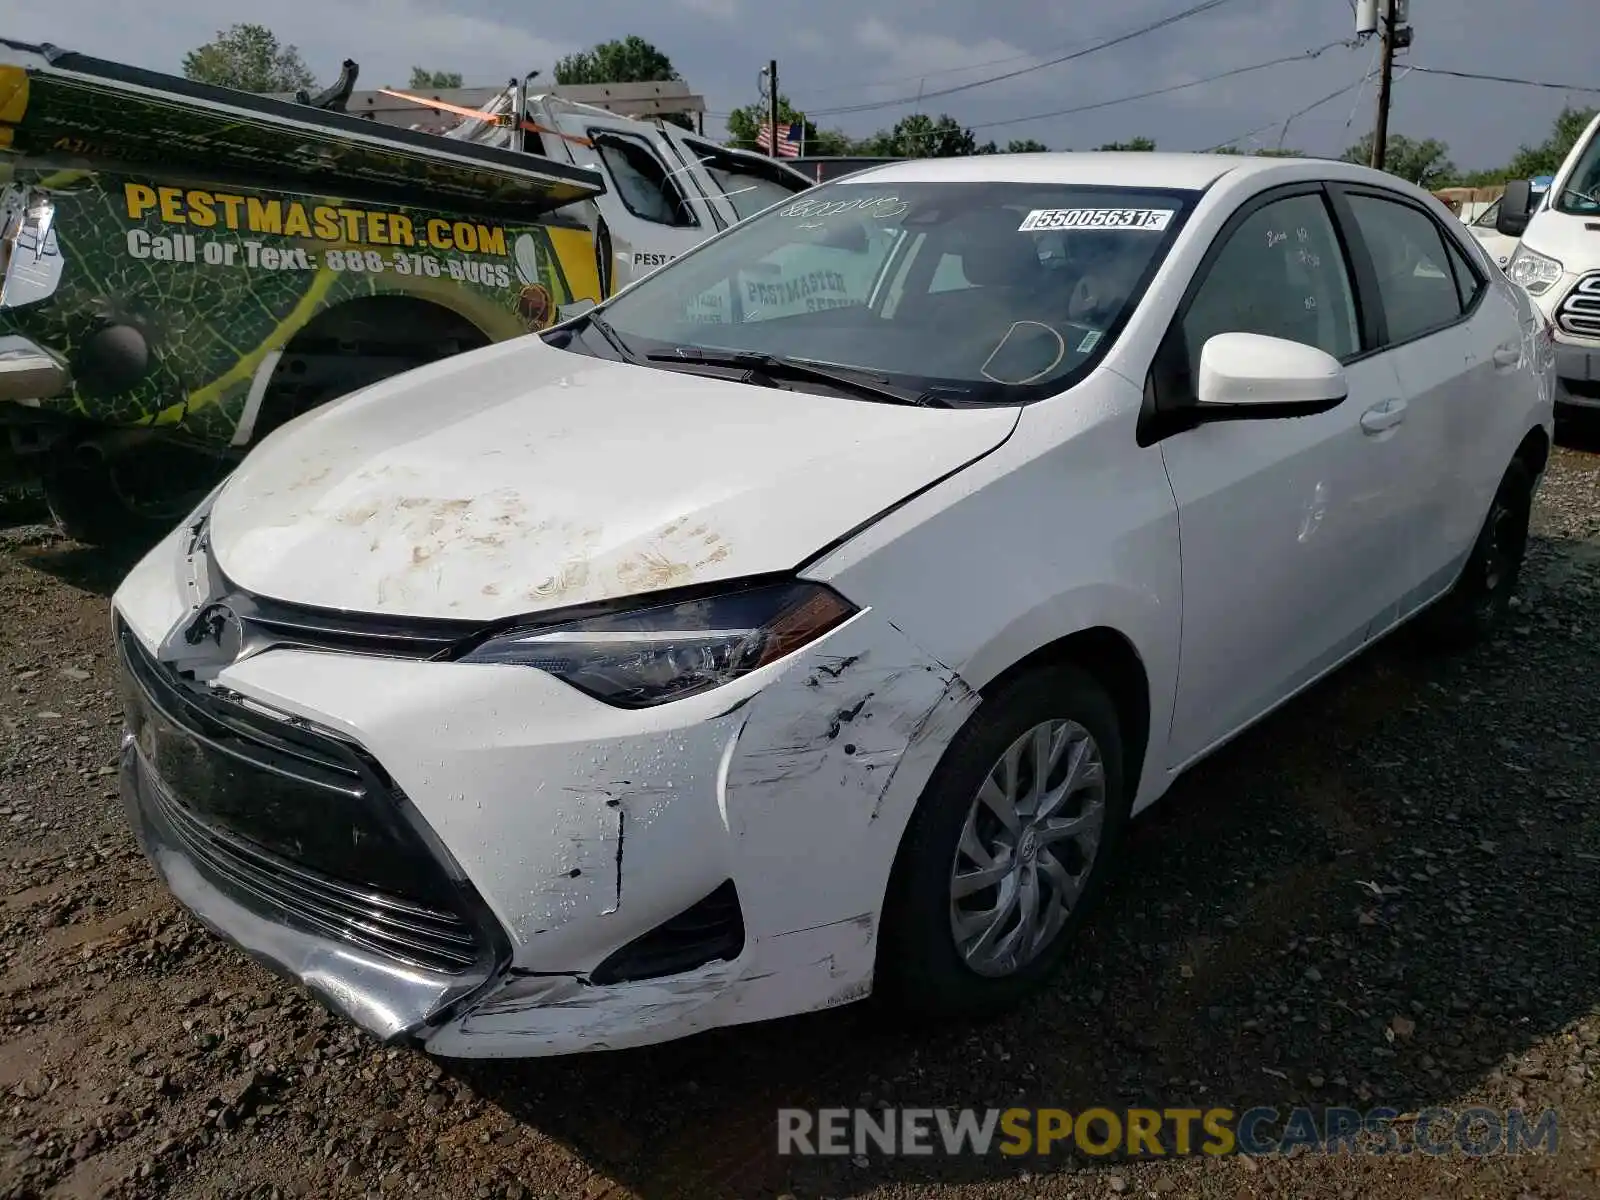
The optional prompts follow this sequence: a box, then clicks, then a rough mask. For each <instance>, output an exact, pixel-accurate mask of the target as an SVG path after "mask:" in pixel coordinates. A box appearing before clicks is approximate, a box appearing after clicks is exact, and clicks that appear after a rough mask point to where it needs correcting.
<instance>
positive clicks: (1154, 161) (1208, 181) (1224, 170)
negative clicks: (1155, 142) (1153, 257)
mask: <svg viewBox="0 0 1600 1200" xmlns="http://www.w3.org/2000/svg"><path fill="white" fill-rule="evenodd" d="M1308 168H1310V170H1308ZM1224 176H1229V177H1231V181H1236V182H1240V183H1243V182H1244V181H1246V180H1250V179H1253V178H1256V177H1260V176H1281V177H1283V178H1284V181H1285V182H1288V181H1289V180H1291V179H1294V180H1298V179H1306V178H1324V179H1344V180H1348V181H1350V182H1353V183H1354V182H1367V183H1374V184H1378V185H1380V186H1383V187H1388V188H1390V189H1396V188H1398V189H1399V190H1405V191H1410V190H1413V189H1411V188H1409V186H1408V185H1407V184H1405V183H1404V182H1403V181H1402V180H1398V179H1396V178H1395V177H1394V176H1393V175H1386V174H1384V173H1383V172H1381V171H1375V170H1373V169H1372V168H1370V167H1363V166H1359V165H1356V164H1354V163H1346V162H1340V161H1337V160H1334V159H1326V158H1277V157H1271V158H1267V157H1258V156H1253V155H1242V154H1180V153H1165V152H1160V151H1148V152H1147V151H1139V150H1132V151H1126V150H1123V151H1108V150H1092V151H1084V152H1079V151H1072V150H1066V151H1046V152H1043V153H1036V154H971V155H963V156H961V157H959V158H917V159H908V160H905V161H902V162H897V163H890V164H887V165H885V166H881V167H868V168H867V169H866V170H864V171H860V172H857V173H855V174H852V175H850V176H847V177H846V178H843V179H839V180H836V181H834V183H833V184H832V185H831V186H837V187H843V186H850V185H856V184H862V183H941V182H950V183H955V182H981V181H984V180H1004V181H1006V182H1008V183H1061V184H1082V185H1086V186H1096V185H1099V186H1113V187H1148V188H1175V189H1179V190H1184V191H1202V190H1204V189H1206V188H1209V187H1210V186H1211V185H1212V184H1214V183H1216V182H1217V180H1219V179H1221V178H1223V177H1224ZM1259 182H1261V183H1263V184H1264V183H1266V182H1268V181H1267V180H1259Z"/></svg>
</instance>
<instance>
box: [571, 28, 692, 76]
mask: <svg viewBox="0 0 1600 1200" xmlns="http://www.w3.org/2000/svg"><path fill="white" fill-rule="evenodd" d="M555 74H556V82H557V83H574V84H576V83H653V82H656V81H659V80H678V79H681V78H682V76H681V75H679V74H678V70H677V68H676V67H674V66H673V65H672V60H671V59H670V58H668V57H667V56H666V55H665V54H663V53H661V51H660V50H657V49H656V48H655V47H654V46H653V45H651V44H650V43H649V42H647V41H645V40H644V39H643V38H642V37H639V36H638V35H637V34H630V35H629V36H628V37H625V38H620V39H617V40H614V41H610V42H601V43H600V44H599V45H597V46H595V47H594V48H593V49H592V50H580V51H578V53H576V54H569V55H567V56H566V57H565V58H563V59H561V60H560V61H559V62H557V63H556V72H555Z"/></svg>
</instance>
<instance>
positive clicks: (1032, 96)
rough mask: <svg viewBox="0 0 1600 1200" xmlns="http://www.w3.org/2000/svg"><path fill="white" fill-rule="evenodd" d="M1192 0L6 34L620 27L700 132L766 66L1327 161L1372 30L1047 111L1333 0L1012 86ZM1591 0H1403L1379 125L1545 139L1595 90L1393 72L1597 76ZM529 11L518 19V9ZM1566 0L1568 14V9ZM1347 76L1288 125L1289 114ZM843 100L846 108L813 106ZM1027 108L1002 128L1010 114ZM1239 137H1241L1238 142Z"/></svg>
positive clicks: (1329, 13)
mask: <svg viewBox="0 0 1600 1200" xmlns="http://www.w3.org/2000/svg"><path fill="white" fill-rule="evenodd" d="M1193 2H1194V0H1123V2H1122V3H1121V4H1120V5H1109V4H1107V5H1085V4H1071V3H1062V2H1060V0H1057V2H1055V3H1049V2H1047V0H1027V2H1026V3H1024V2H1022V0H984V2H983V3H972V2H971V0H877V2H876V3H873V4H863V3H861V2H860V0H799V2H798V3H795V4H793V5H790V4H774V3H771V2H770V0H651V2H650V3H648V4H646V3H642V2H641V0H583V2H582V3H580V4H571V5H563V4H560V3H551V2H549V0H546V2H545V3H541V4H539V5H536V6H535V5H530V4H527V3H526V2H525V0H274V3H272V4H270V5H263V4H261V3H260V2H259V0H256V2H253V3H246V2H244V0H203V2H202V0H142V2H141V3H139V4H136V5H133V4H118V3H113V2H112V0H53V3H50V4H30V5H19V11H17V12H15V13H13V14H11V15H8V16H7V17H6V18H5V20H4V22H3V23H0V32H3V33H4V35H5V36H7V37H10V38H14V39H19V40H23V41H47V42H53V43H55V44H56V45H59V46H63V47H65V48H68V49H73V50H80V51H83V52H85V53H88V54H95V55H99V56H102V57H106V58H114V59H118V60H120V61H123V62H130V63H133V64H136V65H138V66H142V67H148V68H152V69H155V70H162V71H171V72H174V73H176V72H178V71H179V70H180V69H181V64H182V60H183V54H184V52H185V51H186V50H189V49H192V48H193V47H195V46H197V45H200V44H202V43H204V42H206V41H209V40H210V39H211V38H212V37H213V36H215V34H216V32H217V31H218V30H219V29H220V28H223V27H226V26H228V25H231V24H232V23H234V22H236V21H256V22H262V23H266V24H268V25H269V26H270V27H271V28H272V30H273V31H274V33H276V34H277V36H278V37H279V39H280V40H281V41H283V42H285V43H289V44H293V45H295V46H297V47H298V48H299V49H300V52H301V54H302V55H303V57H304V58H305V60H306V62H307V63H308V64H309V65H310V66H311V68H312V69H313V70H314V71H315V72H316V73H317V76H318V79H319V81H320V82H322V83H324V84H327V83H331V82H333V80H334V79H335V78H336V77H337V75H338V71H339V64H340V62H341V61H342V60H343V59H345V58H346V57H349V58H354V59H355V60H356V61H357V62H359V63H360V64H361V76H360V81H359V83H358V85H357V86H358V87H379V86H384V85H393V86H401V87H403V86H405V84H406V82H407V79H408V78H409V75H410V71H411V67H412V66H413V65H419V66H426V67H428V68H430V69H433V70H445V71H459V72H460V73H461V74H462V76H463V82H465V83H466V84H469V85H472V84H484V85H489V84H498V83H501V82H503V81H504V80H506V79H508V78H510V77H511V76H513V75H521V74H523V73H525V72H527V71H528V70H531V69H534V68H538V69H540V70H542V71H544V72H545V74H546V77H547V78H548V77H549V73H550V70H551V68H552V67H553V65H554V63H555V61H556V59H557V58H559V57H560V56H562V55H563V54H567V53H570V52H571V51H573V50H578V49H584V48H586V47H588V46H590V45H593V44H594V43H596V42H599V41H605V40H608V39H611V38H619V37H624V36H626V35H628V34H638V35H639V36H641V37H643V38H645V39H646V40H648V41H651V42H653V43H654V44H655V45H656V46H657V47H659V48H660V49H661V50H662V51H663V52H665V53H666V54H667V55H668V56H669V57H670V58H671V59H672V61H673V63H674V65H675V66H676V67H677V68H678V70H679V72H680V73H681V74H682V75H683V77H684V78H685V79H686V80H687V81H688V82H689V84H690V86H691V87H692V88H693V89H694V90H695V91H696V92H698V93H700V94H701V95H703V96H705V98H706V106H707V109H708V112H709V114H710V115H708V117H707V120H706V131H707V133H716V134H721V133H722V132H723V121H722V118H723V117H724V116H725V115H726V114H727V113H728V112H729V111H730V110H731V109H732V108H734V107H735V106H737V105H743V104H749V103H751V102H753V101H756V100H757V99H758V98H759V97H760V95H761V92H760V82H759V75H760V72H761V70H762V69H763V68H764V67H765V66H766V64H767V61H768V60H769V59H773V58H776V59H777V60H778V76H779V83H780V86H781V90H782V91H783V92H784V93H785V94H786V95H787V96H788V97H789V98H790V99H791V100H792V102H793V103H794V104H795V106H796V107H797V108H799V109H801V110H802V111H804V112H806V113H807V115H808V116H810V117H811V118H812V119H813V121H814V122H815V123H816V124H818V125H820V126H822V127H824V128H830V127H832V128H841V129H844V130H845V131H846V132H848V133H850V134H852V135H854V136H863V135H865V134H868V133H870V132H872V131H873V130H875V129H878V128H883V127H887V126H889V125H892V124H893V123H894V122H895V121H896V120H897V119H899V118H900V117H903V116H905V115H906V114H908V113H910V112H914V111H918V110H919V109H921V110H923V111H927V112H930V113H932V114H938V113H941V112H947V113H949V114H950V115H952V116H954V117H955V118H956V119H957V120H959V121H960V122H961V123H962V124H963V125H966V126H969V127H971V128H972V129H973V131H974V132H975V134H976V135H977V137H978V140H979V141H986V140H989V139H994V140H995V141H997V142H999V143H1000V144H1001V145H1002V146H1003V145H1004V144H1005V143H1006V141H1008V140H1009V139H1011V138H1034V139H1037V140H1039V141H1042V142H1044V143H1045V144H1046V145H1048V146H1049V147H1051V148H1052V149H1079V150H1082V149H1092V148H1094V147H1095V146H1098V145H1100V144H1102V143H1104V142H1110V141H1121V140H1126V139H1128V138H1132V137H1137V136H1146V137H1151V138H1154V139H1155V140H1156V142H1157V143H1158V145H1159V147H1160V148H1161V149H1164V150H1166V149H1171V150H1203V149H1208V148H1210V147H1212V146H1215V145H1218V144H1220V143H1224V142H1229V141H1232V140H1234V139H1242V140H1241V142H1240V144H1241V145H1248V144H1251V143H1252V142H1253V143H1254V144H1256V145H1262V146H1268V147H1272V146H1277V145H1279V144H1280V141H1279V139H1280V137H1282V138H1283V141H1282V143H1281V144H1283V145H1285V146H1287V147H1290V148H1293V149H1298V150H1303V151H1306V152H1308V153H1312V154H1337V153H1338V152H1339V151H1340V150H1342V149H1343V148H1344V147H1346V146H1348V145H1350V144H1352V143H1353V142H1355V141H1356V140H1358V139H1359V138H1360V137H1361V136H1362V135H1363V134H1365V133H1367V132H1370V130H1371V129H1372V123H1373V116H1374V108H1375V101H1376V87H1377V85H1376V79H1375V78H1373V79H1370V80H1368V81H1367V82H1366V83H1365V84H1362V83H1361V82H1360V81H1361V80H1362V79H1363V76H1365V75H1367V74H1368V73H1369V72H1375V70H1376V67H1377V59H1376V45H1375V44H1369V45H1367V46H1363V47H1357V48H1347V47H1343V46H1336V47H1334V48H1332V49H1328V50H1326V51H1324V52H1323V53H1322V54H1321V55H1320V56H1319V57H1317V58H1315V59H1312V60H1306V61H1297V62H1291V63H1287V64H1283V65H1279V66H1275V67H1270V68H1267V69H1263V70H1259V71H1252V72H1249V73H1247V74H1242V75H1238V76H1236V77H1234V78H1232V79H1227V80H1222V81H1219V82H1215V83H1209V84H1204V85H1201V86H1196V87H1192V88H1186V89H1183V90H1179V91H1174V92H1171V93H1169V94H1167V95H1163V96H1155V97H1151V98H1148V99H1143V100H1134V101H1131V102H1128V103H1116V104H1110V105H1105V106H1104V107H1097V108H1094V109H1092V110H1090V111H1082V112H1078V113H1075V114H1070V115H1062V116H1040V115H1039V114H1048V113H1058V112H1060V110H1062V109H1067V108H1075V107H1080V106H1085V105H1101V104H1103V102H1105V101H1112V100H1119V99H1120V98H1122V97H1126V96H1129V95H1132V94H1135V93H1141V92H1148V91H1152V90H1155V89H1159V88H1166V87H1171V86H1173V85H1177V84H1182V83H1187V82H1189V81H1191V80H1196V79H1201V78H1204V77H1206V76H1211V75H1216V74H1219V73H1221V72H1224V71H1229V70H1232V69H1234V68H1237V67H1246V66H1250V65H1252V64H1256V63H1261V62H1265V61H1267V60H1270V59H1276V58H1282V57H1285V56H1289V55H1297V54H1301V53H1303V52H1306V51H1309V50H1314V49H1317V48H1318V47H1322V46H1326V45H1328V44H1329V43H1332V42H1336V41H1339V40H1341V39H1350V38H1351V36H1352V34H1353V33H1354V29H1355V20H1354V15H1353V10H1352V7H1351V4H1352V0H1224V2H1223V3H1221V4H1220V5H1219V6H1218V7H1216V8H1215V9H1213V10H1211V11H1208V12H1204V13H1202V14H1199V15H1197V16H1194V17H1191V18H1189V19H1186V20H1183V21H1179V22H1177V23H1176V24H1173V25H1171V26H1169V27H1167V28H1165V29H1162V30H1159V31H1157V32H1154V33H1151V34H1148V35H1146V36H1142V37H1137V38H1134V39H1132V40H1129V41H1127V42H1125V43H1123V44H1121V45H1116V46H1112V47H1109V48H1107V49H1104V50H1100V51H1097V52H1094V53H1091V54H1087V55H1084V56H1082V57H1079V58H1076V59H1074V60H1073V61H1070V62H1064V63H1059V64H1056V65H1051V66H1039V69H1036V70H1029V71H1026V72H1025V73H1023V74H1020V75H1016V76H1015V77H1014V78H1010V79H1005V80H1000V81H997V82H993V83H987V84H984V85H983V86H978V87H968V88H964V89H963V90H961V91H958V92H955V93H953V94H950V95H944V96H928V97H926V98H924V99H923V100H922V102H921V103H920V104H919V103H918V102H917V99H916V98H917V96H918V94H919V92H923V93H933V92H937V91H941V90H944V89H948V88H952V87H957V86H960V85H963V84H971V83H975V82H978V81H980V80H985V79H988V78H990V77H993V76H996V75H1001V74H1012V73H1014V72H1018V71H1021V70H1023V69H1024V68H1028V67H1031V66H1036V65H1038V64H1041V63H1043V62H1045V61H1046V60H1049V59H1053V58H1059V57H1061V56H1063V55H1066V54H1070V53H1073V52H1074V51H1077V50H1082V49H1085V48H1087V47H1088V46H1090V45H1092V44H1094V43H1095V42H1098V41H1104V40H1106V39H1109V38H1114V37H1117V36H1119V35H1121V34H1124V33H1127V32H1129V31H1131V30H1134V29H1137V28H1139V27H1140V26H1142V25H1147V24H1149V23H1151V22H1153V21H1155V20H1158V19H1160V18H1162V17H1166V16H1169V15H1171V14H1173V13H1175V12H1178V11H1180V10H1182V9H1185V8H1188V7H1191V5H1192V3H1193ZM1596 3H1597V0H1517V2H1516V3H1515V4H1512V3H1509V2H1505V0H1501V2H1496V0H1412V3H1411V18H1410V19H1411V24H1412V26H1413V28H1414V30H1415V41H1414V45H1413V47H1412V48H1411V49H1410V50H1409V51H1407V52H1405V53H1403V54H1402V56H1401V58H1400V59H1399V60H1398V66H1397V72H1396V83H1395V101H1394V107H1393V113H1392V116H1391V119H1390V130H1391V132H1395V133H1401V134H1405V135H1407V136H1410V137H1418V138H1421V137H1435V138H1438V139H1440V140H1442V141H1444V142H1445V143H1447V144H1448V146H1449V148H1450V155H1451V157H1452V158H1453V159H1454V161H1455V162H1456V164H1457V165H1458V166H1460V167H1462V168H1465V169H1471V168H1478V167H1490V166H1497V165H1500V164H1502V163H1504V162H1505V161H1506V160H1507V159H1508V158H1509V157H1510V155H1511V154H1512V153H1514V152H1515V151H1516V149H1517V147H1518V146H1519V145H1520V144H1524V143H1537V142H1540V141H1542V140H1543V139H1544V137H1545V136H1546V134H1547V133H1548V131H1549V128H1550V124H1551V121H1552V120H1553V118H1554V117H1555V115H1556V114H1557V113H1558V112H1559V111H1560V110H1561V108H1562V106H1563V104H1566V103H1573V104H1576V105H1582V106H1588V105H1600V94H1587V95H1586V94H1584V93H1582V92H1568V91H1563V90H1559V89H1545V88H1533V87H1523V86H1512V85H1507V84H1501V83H1490V82H1481V81H1472V80H1464V79H1454V78H1449V77H1445V76H1439V75H1427V74H1423V73H1421V72H1409V73H1408V71H1407V67H1408V65H1415V66H1418V67H1429V68H1443V69H1446V70H1457V71H1469V72H1481V73H1489V74H1495V75H1508V76H1517V77H1521V78H1525V79H1535V80H1543V81H1549V82H1555V83H1558V84H1562V85H1579V86H1584V87H1592V88H1600V71H1597V69H1596V62H1597V60H1596V57H1595V54H1594V45H1595V29H1596V21H1595V16H1594V9H1595V6H1596ZM535 9H537V10H538V11H537V12H535ZM1586 11H1587V13H1588V20H1585V19H1584V15H1583V14H1584V13H1585V12H1586ZM1341 88H1349V89H1350V90H1348V91H1345V92H1343V94H1341V95H1339V96H1338V97H1337V98H1335V99H1332V100H1329V101H1327V102H1326V103H1323V104H1321V105H1319V106H1317V107H1316V108H1313V109H1312V110H1311V111H1309V112H1306V113H1304V114H1303V115H1300V116H1296V117H1294V119H1293V120H1292V121H1291V122H1290V123H1289V125H1288V129H1287V132H1285V130H1284V128H1283V122H1284V121H1285V120H1286V119H1287V118H1289V117H1290V116H1291V115H1292V114H1294V113H1296V112H1297V111H1298V110H1301V109H1304V108H1306V107H1307V106H1308V105H1311V104H1312V103H1313V102H1314V101H1317V100H1320V99H1321V98H1322V97H1324V96H1326V95H1328V94H1329V93H1331V92H1335V91H1337V90H1338V89H1341ZM862 105H875V106H877V107H873V108H871V109H868V110H864V111H853V112H840V111H835V112H831V113H830V112H828V111H827V110H830V109H833V110H840V109H848V108H851V107H857V108H858V109H859V106H862ZM1030 117H1036V118H1037V119H1029V120H1021V119H1019V118H1030ZM1245 135H1249V136H1245Z"/></svg>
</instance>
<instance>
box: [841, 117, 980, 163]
mask: <svg viewBox="0 0 1600 1200" xmlns="http://www.w3.org/2000/svg"><path fill="white" fill-rule="evenodd" d="M992 146H993V143H988V144H987V145H986V146H985V147H984V149H983V150H981V151H980V149H979V146H978V141H977V139H976V138H974V137H973V136H972V130H970V129H967V128H964V127H963V126H962V124H961V123H960V122H959V121H957V120H956V119H955V118H954V117H952V116H949V115H948V114H946V113H940V114H939V115H938V116H937V117H930V116H928V114H927V113H912V114H911V115H910V116H908V117H903V118H901V119H900V120H898V121H896V122H895V123H894V128H893V129H887V130H879V131H878V132H877V133H875V134H873V135H872V136H871V137H870V138H868V139H866V140H865V141H864V142H861V143H860V144H859V145H858V146H857V152H858V153H861V154H866V155H871V156H873V157H881V158H956V157H958V156H960V155H963V154H978V153H990V154H992V153H994V150H993V149H992V148H991V147H992Z"/></svg>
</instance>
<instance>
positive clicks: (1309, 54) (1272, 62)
mask: <svg viewBox="0 0 1600 1200" xmlns="http://www.w3.org/2000/svg"><path fill="white" fill-rule="evenodd" d="M1348 45H1350V43H1349V42H1329V43H1328V44H1327V45H1326V46H1319V47H1317V49H1315V50H1307V51H1305V52H1304V53H1301V54H1287V55H1284V56H1283V57H1282V58H1273V59H1268V60H1267V61H1266V62H1258V63H1251V64H1250V65H1249V66H1246V67H1235V68H1233V70H1231V71H1223V72H1221V73H1220V74H1217V75H1207V76H1206V77H1205V78H1204V79H1191V80H1189V81H1188V82H1187V83H1174V84H1172V85H1170V86H1168V87H1162V88H1153V89H1151V90H1150V91H1148V92H1135V93H1134V94H1133V95H1131V96H1118V97H1117V98H1116V99H1115V100H1097V101H1096V102H1094V103H1093V104H1078V105H1074V106H1073V107H1072V108H1059V109H1056V110H1055V111H1054V112H1047V113H1034V114H1032V115H1031V116H1026V117H1007V118H1006V119H1005V120H1003V121H983V122H980V123H979V124H976V125H973V126H971V128H972V129H995V128H998V127H999V126H1001V125H1020V124H1022V123H1023V122H1024V121H1043V120H1046V119H1048V118H1050V117H1066V116H1071V115H1072V114H1074V113H1082V112H1092V111H1094V110H1095V109H1099V108H1110V107H1112V106H1113V105H1116V104H1128V103H1130V102H1132V101H1134V100H1146V99H1149V98H1150V97H1151V96H1165V95H1168V94H1169V93H1172V92H1181V91H1183V90H1184V89H1185V88H1192V87H1200V86H1201V85H1202V84H1207V83H1216V82H1217V81H1218V80H1222V79H1232V78H1233V77H1234V76H1236V75H1247V74H1249V73H1250V72H1252V71H1264V70H1266V69H1267V68H1268V67H1279V66H1282V65H1283V64H1284V63H1292V62H1306V61H1308V60H1309V59H1313V58H1316V57H1318V56H1319V55H1321V54H1326V53H1327V52H1328V51H1329V50H1332V49H1333V48H1334V47H1336V46H1348Z"/></svg>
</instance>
